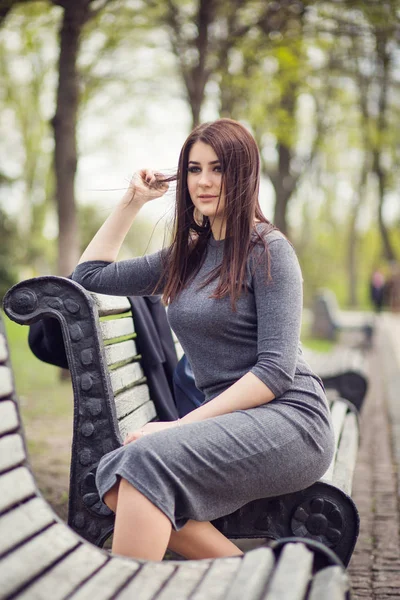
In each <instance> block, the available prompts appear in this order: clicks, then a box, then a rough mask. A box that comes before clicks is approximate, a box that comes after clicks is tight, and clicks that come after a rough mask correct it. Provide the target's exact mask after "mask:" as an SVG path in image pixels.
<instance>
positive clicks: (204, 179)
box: [199, 171, 212, 186]
mask: <svg viewBox="0 0 400 600" xmlns="http://www.w3.org/2000/svg"><path fill="white" fill-rule="evenodd" d="M211 184H212V181H211V177H210V175H209V173H206V172H205V171H203V172H202V173H201V175H200V178H199V185H204V186H209V185H211Z"/></svg>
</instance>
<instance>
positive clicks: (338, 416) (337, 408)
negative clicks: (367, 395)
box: [322, 400, 349, 481]
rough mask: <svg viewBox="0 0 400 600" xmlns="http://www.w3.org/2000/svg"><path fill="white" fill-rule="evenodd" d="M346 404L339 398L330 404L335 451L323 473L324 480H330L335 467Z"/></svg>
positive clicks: (346, 409) (346, 408)
mask: <svg viewBox="0 0 400 600" xmlns="http://www.w3.org/2000/svg"><path fill="white" fill-rule="evenodd" d="M348 409H349V408H348V406H347V404H346V403H345V402H341V401H340V400H336V401H334V402H333V403H332V406H331V417H332V424H333V431H334V435H335V451H334V454H333V458H332V462H331V464H330V465H329V468H328V470H327V471H326V473H325V475H324V476H323V477H322V479H324V480H325V481H332V478H333V471H334V469H335V462H336V453H337V449H338V446H339V440H340V436H341V433H342V429H343V423H344V420H345V418H346V413H347V411H348Z"/></svg>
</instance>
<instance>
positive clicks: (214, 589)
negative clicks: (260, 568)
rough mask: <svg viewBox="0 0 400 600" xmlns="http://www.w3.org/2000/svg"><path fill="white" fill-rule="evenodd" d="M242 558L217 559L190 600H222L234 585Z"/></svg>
mask: <svg viewBox="0 0 400 600" xmlns="http://www.w3.org/2000/svg"><path fill="white" fill-rule="evenodd" d="M241 560H242V559H241V558H239V557H238V558H224V559H216V560H215V561H213V563H212V564H211V566H210V568H209V570H208V571H207V573H206V575H205V577H204V579H203V580H202V581H201V583H200V585H199V587H198V588H197V589H196V590H195V592H194V593H193V595H192V597H191V599H190V600H220V599H221V598H225V594H226V593H227V590H228V589H229V587H230V586H231V585H232V581H233V579H234V577H235V573H236V571H237V570H238V568H239V567H240V564H241Z"/></svg>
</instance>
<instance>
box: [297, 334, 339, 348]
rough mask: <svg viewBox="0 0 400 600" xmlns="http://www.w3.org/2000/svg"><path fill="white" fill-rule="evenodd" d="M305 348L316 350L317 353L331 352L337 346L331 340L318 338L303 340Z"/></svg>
mask: <svg viewBox="0 0 400 600" xmlns="http://www.w3.org/2000/svg"><path fill="white" fill-rule="evenodd" d="M302 342H303V346H305V347H306V348H310V350H314V351H315V352H330V351H331V350H333V348H334V346H335V342H332V341H331V340H320V339H317V338H311V337H310V338H307V337H305V338H303V339H302Z"/></svg>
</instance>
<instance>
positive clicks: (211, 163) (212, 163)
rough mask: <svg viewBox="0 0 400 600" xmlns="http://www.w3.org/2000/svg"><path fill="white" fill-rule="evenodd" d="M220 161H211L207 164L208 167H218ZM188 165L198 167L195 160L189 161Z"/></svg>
mask: <svg viewBox="0 0 400 600" xmlns="http://www.w3.org/2000/svg"><path fill="white" fill-rule="evenodd" d="M220 162H221V161H220V160H211V161H210V162H209V163H208V164H209V165H219V163H220ZM190 163H192V164H193V165H199V164H200V163H199V162H198V161H197V160H189V165H190Z"/></svg>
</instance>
